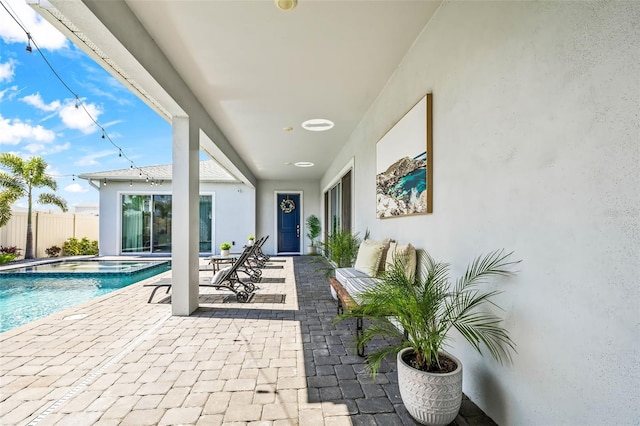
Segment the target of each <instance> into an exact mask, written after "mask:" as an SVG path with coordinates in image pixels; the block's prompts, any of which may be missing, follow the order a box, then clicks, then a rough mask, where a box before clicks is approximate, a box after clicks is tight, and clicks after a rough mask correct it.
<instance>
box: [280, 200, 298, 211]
mask: <svg viewBox="0 0 640 426" xmlns="http://www.w3.org/2000/svg"><path fill="white" fill-rule="evenodd" d="M295 209H296V203H294V202H293V200H291V199H289V198H287V199H284V200H282V202H281V203H280V210H282V211H283V212H284V213H291V212H292V211H294V210H295Z"/></svg>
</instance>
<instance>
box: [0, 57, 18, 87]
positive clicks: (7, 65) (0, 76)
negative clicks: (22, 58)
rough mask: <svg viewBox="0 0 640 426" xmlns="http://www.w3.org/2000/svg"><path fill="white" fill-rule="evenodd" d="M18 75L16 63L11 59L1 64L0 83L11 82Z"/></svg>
mask: <svg viewBox="0 0 640 426" xmlns="http://www.w3.org/2000/svg"><path fill="white" fill-rule="evenodd" d="M15 73H16V61H14V60H13V59H9V60H8V61H7V62H4V63H1V64H0V81H7V82H8V81H11V80H13V76H14V75H15Z"/></svg>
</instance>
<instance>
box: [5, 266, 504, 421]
mask: <svg viewBox="0 0 640 426" xmlns="http://www.w3.org/2000/svg"><path fill="white" fill-rule="evenodd" d="M317 267H318V266H317V265H316V264H315V263H313V258H310V257H306V256H302V257H278V258H272V260H271V261H270V262H269V263H268V265H267V267H266V268H265V269H264V271H263V278H264V279H263V282H261V283H258V284H257V286H258V289H257V290H256V296H255V298H254V299H253V300H252V302H251V303H247V304H240V303H236V302H235V301H234V300H233V297H226V296H229V295H231V293H230V292H229V291H220V290H215V289H212V288H201V291H200V293H201V295H200V306H201V307H200V308H199V309H198V310H197V311H196V312H195V313H194V314H192V315H191V316H189V317H175V316H171V306H170V304H169V300H168V299H169V298H170V296H167V295H166V294H165V293H164V290H160V291H158V293H157V294H156V296H155V297H154V301H153V302H152V303H147V299H148V297H149V294H150V292H151V289H150V288H149V287H143V286H142V283H138V284H134V285H132V286H129V287H127V288H124V289H122V290H119V291H117V292H114V293H111V294H109V295H106V296H103V297H101V298H98V299H95V300H93V301H90V302H88V303H85V304H83V305H80V306H78V307H75V308H73V309H70V310H67V311H64V312H61V313H57V314H54V315H52V316H49V317H47V318H44V319H42V320H39V321H35V322H34V323H31V324H28V325H25V326H23V327H19V328H17V329H14V330H10V331H8V332H5V333H2V334H0V388H1V389H0V424H3V425H5V424H7V425H12V424H19V425H23V424H31V425H36V424H38V425H53V424H55V425H74V426H75V425H93V424H95V425H111V424H114V425H115V424H123V425H145V424H161V425H165V424H167V425H168V424H198V425H246V424H248V425H327V426H328V425H352V424H353V425H359V424H362V425H403V424H405V425H413V424H415V423H414V422H413V420H412V419H411V418H410V417H409V415H408V414H407V412H406V410H405V409H404V407H403V405H402V402H401V400H400V395H399V391H398V387H397V375H396V373H395V366H394V365H393V363H389V364H387V365H384V366H383V368H382V369H381V374H379V375H378V376H377V378H376V381H375V382H374V381H373V380H372V379H371V378H370V376H369V375H368V373H367V370H366V366H365V363H364V360H363V359H362V358H360V357H358V356H357V355H355V350H354V348H353V343H352V336H353V334H352V329H353V327H354V324H353V323H351V322H350V321H344V322H341V323H339V324H336V325H334V324H333V323H332V320H333V319H334V317H335V312H336V305H335V302H334V301H333V299H332V298H331V296H330V294H329V290H328V284H327V281H326V279H325V278H324V277H323V276H322V274H321V273H318V272H315V271H316V269H317ZM168 275H170V272H169V273H166V274H165V275H164V276H165V277H166V276H168ZM200 275H201V279H206V278H207V277H210V276H211V271H201V272H200ZM157 279H162V277H155V278H152V279H151V280H157ZM147 282H148V281H147ZM282 295H284V297H282ZM280 302H284V303H280ZM79 316H84V317H82V318H78V317H79ZM454 424H458V425H466V424H469V425H491V424H494V423H493V422H492V421H491V420H490V419H488V418H487V417H486V416H484V415H483V413H482V412H481V411H480V410H478V409H477V407H475V405H473V404H472V403H471V401H469V400H465V401H463V407H462V410H461V414H460V415H459V416H458V417H457V419H456V421H455V422H454Z"/></svg>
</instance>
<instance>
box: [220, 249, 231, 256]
mask: <svg viewBox="0 0 640 426" xmlns="http://www.w3.org/2000/svg"><path fill="white" fill-rule="evenodd" d="M220 256H222V257H227V256H229V250H220Z"/></svg>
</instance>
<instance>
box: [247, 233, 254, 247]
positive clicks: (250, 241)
mask: <svg viewBox="0 0 640 426" xmlns="http://www.w3.org/2000/svg"><path fill="white" fill-rule="evenodd" d="M255 239H256V237H255V236H254V235H249V238H248V241H247V244H248V245H250V246H252V245H253V242H254V241H255Z"/></svg>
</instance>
